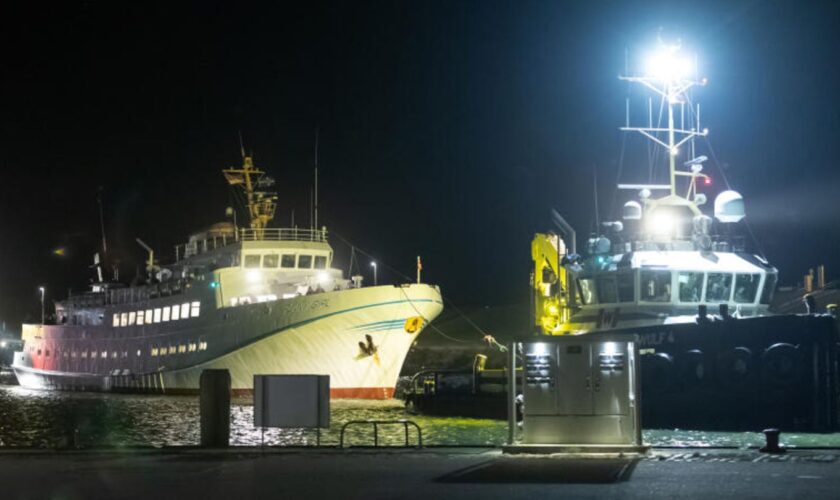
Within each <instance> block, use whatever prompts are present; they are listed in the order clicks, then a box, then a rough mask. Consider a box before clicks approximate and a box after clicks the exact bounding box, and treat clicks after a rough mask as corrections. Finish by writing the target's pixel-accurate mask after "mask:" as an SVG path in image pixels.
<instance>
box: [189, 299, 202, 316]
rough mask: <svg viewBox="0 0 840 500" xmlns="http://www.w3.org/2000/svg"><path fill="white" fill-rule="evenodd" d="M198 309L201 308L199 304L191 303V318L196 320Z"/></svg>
mask: <svg viewBox="0 0 840 500" xmlns="http://www.w3.org/2000/svg"><path fill="white" fill-rule="evenodd" d="M200 308H201V302H198V301H196V302H193V303H192V304H191V305H190V317H191V318H197V317H198V313H199V309H200Z"/></svg>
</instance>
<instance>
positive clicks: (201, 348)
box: [198, 341, 207, 351]
mask: <svg viewBox="0 0 840 500" xmlns="http://www.w3.org/2000/svg"><path fill="white" fill-rule="evenodd" d="M198 350H199V351H206V350H207V342H204V341H201V342H199V343H198Z"/></svg>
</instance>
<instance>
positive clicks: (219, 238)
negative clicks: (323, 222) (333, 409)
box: [175, 227, 327, 261]
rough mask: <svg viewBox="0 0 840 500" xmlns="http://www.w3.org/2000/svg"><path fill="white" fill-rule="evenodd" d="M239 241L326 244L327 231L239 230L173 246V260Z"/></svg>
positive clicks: (294, 229)
mask: <svg viewBox="0 0 840 500" xmlns="http://www.w3.org/2000/svg"><path fill="white" fill-rule="evenodd" d="M240 241H314V242H319V243H326V242H327V229H326V228H323V229H298V228H296V227H293V228H273V227H272V228H262V229H252V228H240V229H238V230H237V231H235V232H233V233H232V234H221V235H216V236H209V237H207V238H204V239H197V240H194V241H190V242H188V243H182V244H180V245H176V246H175V260H176V261H177V260H181V259H182V258H186V257H191V256H193V255H199V254H202V253H205V252H209V251H211V250H215V249H217V248H222V247H224V246H227V245H230V244H232V243H238V242H240Z"/></svg>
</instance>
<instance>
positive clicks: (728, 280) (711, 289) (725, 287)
mask: <svg viewBox="0 0 840 500" xmlns="http://www.w3.org/2000/svg"><path fill="white" fill-rule="evenodd" d="M731 292H732V275H731V274H729V273H709V278H708V280H707V281H706V301H707V302H729V295H730V293H731Z"/></svg>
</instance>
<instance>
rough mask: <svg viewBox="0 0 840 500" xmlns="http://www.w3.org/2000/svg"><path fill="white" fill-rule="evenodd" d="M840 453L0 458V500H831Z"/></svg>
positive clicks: (269, 452)
mask: <svg viewBox="0 0 840 500" xmlns="http://www.w3.org/2000/svg"><path fill="white" fill-rule="evenodd" d="M838 462H840V450H828V449H823V450H792V451H788V452H787V453H785V454H781V455H769V454H762V453H759V452H757V451H755V450H735V449H714V450H712V449H656V450H652V451H651V452H649V453H648V455H647V456H644V457H640V458H638V457H637V458H634V457H620V456H611V457H609V458H603V457H602V458H593V457H583V458H580V457H578V458H569V457H558V456H507V455H503V454H502V453H501V451H500V450H499V449H496V448H444V447H441V448H425V449H422V450H417V449H387V448H386V449H383V448H377V449H364V448H352V449H345V450H340V449H335V448H265V449H261V448H229V449H223V450H207V449H199V448H163V449H99V450H67V451H55V450H26V449H2V448H0V498H3V499H10V500H11V499H35V498H50V499H53V498H56V499H57V498H61V499H68V500H71V499H89V498H137V499H144V500H148V499H150V498H152V499H155V500H160V499H168V498H219V499H222V498H223V499H227V500H230V499H246V498H247V499H251V498H271V499H280V498H291V499H309V498H333V499H342V500H343V499H356V498H358V499H365V500H370V499H388V498H395V499H400V500H407V499H422V500H430V499H432V500H441V499H446V498H458V499H465V498H476V499H482V500H493V499H504V500H510V499H518V498H528V499H534V498H561V497H562V498H592V499H604V498H621V499H627V498H630V499H632V498H639V499H645V500H648V499H650V498H669V499H671V498H714V499H722V498H739V499H744V498H761V499H767V498H809V499H817V498H832V499H836V498H838V492H840V463H838Z"/></svg>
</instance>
